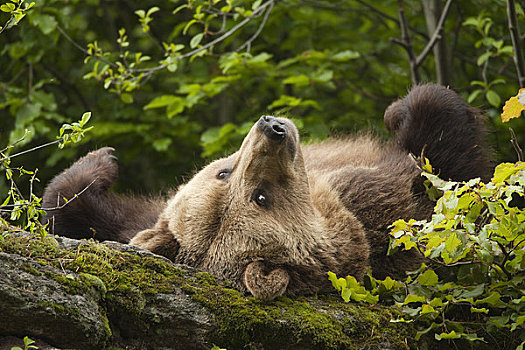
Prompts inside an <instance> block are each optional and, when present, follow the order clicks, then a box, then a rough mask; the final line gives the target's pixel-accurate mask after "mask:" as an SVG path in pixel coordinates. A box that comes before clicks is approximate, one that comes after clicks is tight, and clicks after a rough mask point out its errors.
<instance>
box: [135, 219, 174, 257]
mask: <svg viewBox="0 0 525 350" xmlns="http://www.w3.org/2000/svg"><path fill="white" fill-rule="evenodd" d="M129 244H130V245H134V246H136V247H139V248H143V249H146V250H149V251H150V252H152V253H155V254H158V255H162V256H164V257H166V258H168V259H170V260H171V261H175V258H176V257H177V253H178V252H179V247H180V246H179V242H178V241H177V239H176V238H175V236H174V235H173V233H172V232H171V231H169V230H168V229H167V225H158V224H157V226H155V227H154V228H151V229H147V230H144V231H140V232H139V233H137V234H136V235H135V237H133V238H132V239H131V241H130V242H129Z"/></svg>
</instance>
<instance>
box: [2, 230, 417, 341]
mask: <svg viewBox="0 0 525 350" xmlns="http://www.w3.org/2000/svg"><path fill="white" fill-rule="evenodd" d="M327 283H329V282H328V280H327ZM394 313H395V311H393V310H390V309H388V308H382V307H379V306H368V305H364V304H357V303H344V302H342V300H341V299H340V298H339V297H338V296H311V297H300V298H294V299H290V298H286V297H281V298H278V299H277V300H274V301H272V302H263V301H260V300H256V299H254V298H252V297H249V296H247V295H244V294H242V293H240V292H238V291H236V290H233V289H231V288H228V286H227V285H226V284H225V283H222V282H218V281H216V279H215V278H214V277H213V276H211V275H209V274H207V273H205V272H199V271H196V270H194V269H191V268H189V267H185V266H180V265H175V264H173V263H171V262H170V261H168V260H166V259H165V258H163V257H160V256H157V255H154V254H152V253H149V252H146V251H143V250H140V249H136V248H134V247H131V246H128V245H123V244H118V243H115V242H108V243H97V242H93V241H85V240H72V239H67V238H61V237H51V236H47V237H44V238H40V237H35V236H31V235H29V234H25V233H9V234H7V235H5V237H4V239H3V240H0V349H11V347H12V346H19V347H21V348H23V340H22V338H23V337H24V336H29V337H30V338H31V339H34V340H36V341H37V343H36V345H37V346H39V348H40V349H115V348H122V349H129V350H133V349H211V348H212V347H213V346H214V345H217V346H219V347H220V348H227V349H230V350H231V349H250V348H251V349H407V348H409V346H410V345H414V344H415V342H414V340H413V337H414V335H415V330H413V329H411V326H410V325H407V324H400V323H391V322H390V320H391V319H392V318H395V317H397V315H395V314H394ZM419 345H421V344H419Z"/></svg>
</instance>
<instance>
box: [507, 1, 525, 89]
mask: <svg viewBox="0 0 525 350" xmlns="http://www.w3.org/2000/svg"><path fill="white" fill-rule="evenodd" d="M507 18H508V20H509V32H510V38H511V41H512V47H513V48H514V56H513V58H514V64H515V65H516V73H517V74H518V82H519V84H520V87H522V88H523V87H525V59H524V58H523V47H522V45H521V44H522V42H521V40H520V38H521V35H520V32H519V27H518V17H517V16H516V5H515V4H514V0H507Z"/></svg>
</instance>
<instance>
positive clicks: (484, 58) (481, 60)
mask: <svg viewBox="0 0 525 350" xmlns="http://www.w3.org/2000/svg"><path fill="white" fill-rule="evenodd" d="M491 55H492V52H490V51H487V52H485V53H484V54H483V55H481V56H479V57H478V61H477V64H478V66H481V65H482V64H483V63H485V61H487V60H488V59H489V58H490V56H491Z"/></svg>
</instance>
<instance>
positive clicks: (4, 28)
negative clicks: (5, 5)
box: [0, 15, 15, 34]
mask: <svg viewBox="0 0 525 350" xmlns="http://www.w3.org/2000/svg"><path fill="white" fill-rule="evenodd" d="M13 18H15V16H14V15H11V18H9V20H8V21H7V22H6V23H5V26H3V27H2V29H0V34H2V32H3V31H4V30H6V29H7V27H9V24H10V23H11V21H12V20H13Z"/></svg>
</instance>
